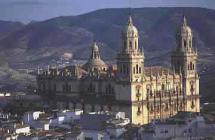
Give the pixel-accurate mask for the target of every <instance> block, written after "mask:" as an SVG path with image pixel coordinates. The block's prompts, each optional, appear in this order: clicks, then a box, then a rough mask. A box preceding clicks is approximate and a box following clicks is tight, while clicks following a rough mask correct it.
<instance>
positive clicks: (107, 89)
mask: <svg viewBox="0 0 215 140" xmlns="http://www.w3.org/2000/svg"><path fill="white" fill-rule="evenodd" d="M114 92H115V91H114V87H112V86H111V84H108V86H107V87H106V94H107V95H113V94H114Z"/></svg>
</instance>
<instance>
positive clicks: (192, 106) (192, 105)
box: [191, 101, 195, 109]
mask: <svg viewBox="0 0 215 140" xmlns="http://www.w3.org/2000/svg"><path fill="white" fill-rule="evenodd" d="M194 107H195V104H194V101H192V102H191V108H192V109H194Z"/></svg>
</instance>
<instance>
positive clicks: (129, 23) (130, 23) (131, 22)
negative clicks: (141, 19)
mask: <svg viewBox="0 0 215 140" xmlns="http://www.w3.org/2000/svg"><path fill="white" fill-rule="evenodd" d="M128 25H129V26H132V25H133V20H132V17H131V15H129V18H128Z"/></svg>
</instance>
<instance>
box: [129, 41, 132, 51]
mask: <svg viewBox="0 0 215 140" xmlns="http://www.w3.org/2000/svg"><path fill="white" fill-rule="evenodd" d="M129 48H130V49H132V42H131V41H129Z"/></svg>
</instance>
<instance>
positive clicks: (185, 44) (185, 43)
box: [184, 40, 187, 48]
mask: <svg viewBox="0 0 215 140" xmlns="http://www.w3.org/2000/svg"><path fill="white" fill-rule="evenodd" d="M184 47H185V48H187V42H186V40H184Z"/></svg>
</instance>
